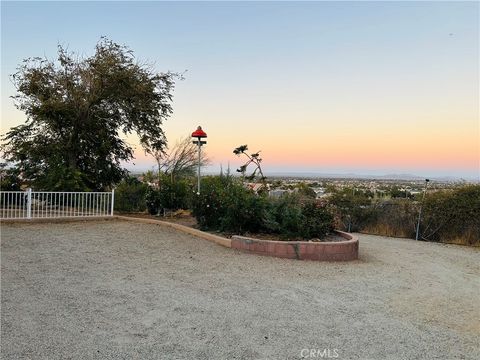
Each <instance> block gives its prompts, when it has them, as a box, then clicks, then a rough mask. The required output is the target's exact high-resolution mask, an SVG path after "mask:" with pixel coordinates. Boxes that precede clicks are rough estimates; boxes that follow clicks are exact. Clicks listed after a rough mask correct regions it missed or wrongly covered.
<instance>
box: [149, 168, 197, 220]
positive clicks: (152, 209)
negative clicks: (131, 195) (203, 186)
mask: <svg viewBox="0 0 480 360" xmlns="http://www.w3.org/2000/svg"><path fill="white" fill-rule="evenodd" d="M192 196H193V186H192V183H191V182H190V181H189V180H187V179H179V180H175V181H173V182H172V179H171V178H170V177H169V176H163V177H162V178H161V180H160V188H159V189H158V190H154V189H151V190H150V191H149V192H148V193H147V196H146V203H147V208H148V212H149V213H150V214H152V215H155V214H158V213H160V212H162V210H163V209H169V210H177V209H188V208H190V207H191V203H192Z"/></svg>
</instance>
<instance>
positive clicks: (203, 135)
mask: <svg viewBox="0 0 480 360" xmlns="http://www.w3.org/2000/svg"><path fill="white" fill-rule="evenodd" d="M206 137H207V134H206V133H205V131H203V130H202V127H201V126H199V127H197V130H195V131H194V132H193V133H192V138H196V139H197V140H196V141H195V140H194V141H193V143H194V144H197V146H198V184H197V194H198V195H200V166H201V165H202V145H203V144H206V143H207V142H206V141H202V138H206Z"/></svg>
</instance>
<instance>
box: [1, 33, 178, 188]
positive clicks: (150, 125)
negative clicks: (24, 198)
mask: <svg viewBox="0 0 480 360" xmlns="http://www.w3.org/2000/svg"><path fill="white" fill-rule="evenodd" d="M176 78H178V75H177V74H173V73H169V72H168V73H156V72H154V71H152V70H151V68H150V67H149V66H146V65H142V64H139V63H137V62H136V60H135V57H134V55H133V52H132V51H131V50H130V49H129V48H127V47H125V46H121V45H118V44H116V43H114V42H112V41H110V40H108V39H105V38H102V39H101V40H100V41H99V42H98V44H97V46H96V48H95V53H94V55H93V56H90V57H86V58H81V57H79V56H78V55H76V54H73V53H69V52H68V51H67V50H66V49H65V48H64V47H62V46H59V47H58V58H57V61H51V60H48V59H42V58H38V57H36V58H29V59H26V60H25V61H24V62H23V63H22V64H21V65H20V66H19V67H18V69H17V72H16V73H15V74H14V75H13V76H12V80H13V83H14V84H15V86H16V88H17V95H15V96H13V98H14V100H15V103H16V106H17V108H18V109H19V110H21V111H23V112H25V114H26V115H27V121H26V123H25V124H22V125H19V126H16V127H14V128H12V129H10V131H9V132H8V133H7V134H6V135H5V137H4V138H3V140H4V141H5V149H4V150H5V151H4V157H5V159H6V160H7V161H8V162H10V163H14V164H16V165H17V167H18V170H19V171H20V172H21V173H22V174H23V177H24V179H25V180H26V181H27V182H28V183H29V185H30V186H33V187H34V188H37V189H42V190H65V191H86V190H104V189H107V188H109V187H111V186H112V185H113V184H116V183H118V182H119V181H120V180H121V179H122V178H124V177H125V175H126V171H125V170H124V169H123V168H122V166H121V162H122V161H128V160H131V159H132V158H133V148H132V146H131V145H129V144H128V143H127V142H126V141H125V140H123V138H122V136H121V135H122V134H130V133H136V134H137V135H138V137H139V140H140V144H141V145H142V146H143V148H144V149H145V150H146V151H147V152H150V153H151V152H162V151H163V150H164V148H165V145H166V138H165V135H164V133H163V130H162V123H163V121H164V120H166V119H167V118H168V117H169V116H170V114H171V113H172V106H171V100H172V91H173V88H174V84H175V79H176Z"/></svg>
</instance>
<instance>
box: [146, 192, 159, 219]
mask: <svg viewBox="0 0 480 360" xmlns="http://www.w3.org/2000/svg"><path fill="white" fill-rule="evenodd" d="M145 204H146V206H147V210H148V212H149V214H150V215H157V214H158V213H159V211H160V192H159V191H158V190H155V189H153V188H151V187H149V188H148V190H147V193H146V194H145Z"/></svg>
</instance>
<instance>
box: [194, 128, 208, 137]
mask: <svg viewBox="0 0 480 360" xmlns="http://www.w3.org/2000/svg"><path fill="white" fill-rule="evenodd" d="M192 137H196V138H206V137H207V133H206V132H205V131H203V130H202V127H201V126H199V127H198V128H197V130H195V131H194V132H193V133H192Z"/></svg>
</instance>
